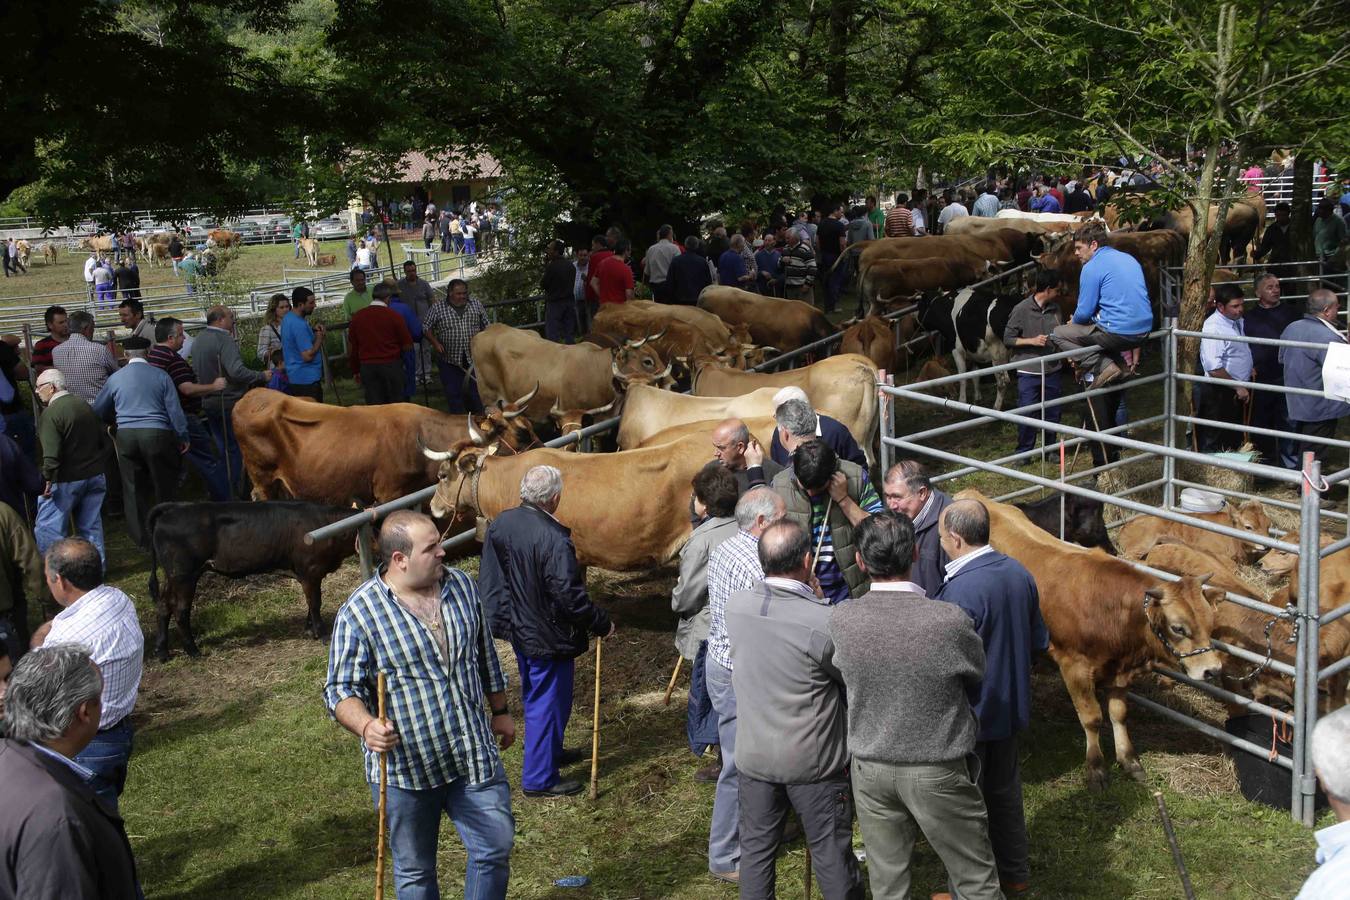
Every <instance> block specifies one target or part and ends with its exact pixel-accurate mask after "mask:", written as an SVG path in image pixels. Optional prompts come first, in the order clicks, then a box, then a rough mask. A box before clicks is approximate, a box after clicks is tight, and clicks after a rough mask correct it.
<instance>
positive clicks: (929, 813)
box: [742, 512, 1003, 900]
mask: <svg viewBox="0 0 1350 900" xmlns="http://www.w3.org/2000/svg"><path fill="white" fill-rule="evenodd" d="M857 537H858V550H857V553H858V564H859V565H860V566H861V567H862V568H864V569H865V570H866V571H867V573H868V575H869V576H870V577H871V579H872V589H871V591H869V592H868V593H867V594H866V595H864V596H863V597H860V598H859V599H857V600H854V601H852V602H850V603H843V604H840V605H839V606H837V607H835V608H834V609H833V611H832V612H831V614H830V634H831V636H832V637H833V639H834V662H835V665H837V666H838V667H839V671H840V672H841V673H842V675H843V678H844V684H845V685H846V686H847V688H848V747H849V750H850V751H851V752H852V754H853V798H854V802H856V803H857V805H858V823H859V824H860V825H861V826H862V836H863V843H864V844H866V846H867V870H868V879H869V880H870V882H871V885H872V896H873V897H874V898H876V900H892V898H907V897H909V896H910V872H909V862H910V857H911V855H912V854H913V852H914V838H915V826H917V827H918V828H919V829H920V830H922V831H923V834H924V837H926V838H927V839H928V843H929V844H930V845H931V846H932V848H933V849H934V850H935V851H936V852H937V854H938V856H939V857H940V858H941V859H942V862H943V864H944V865H945V866H946V867H947V875H948V877H949V878H950V880H951V884H952V888H953V891H952V893H953V895H954V896H957V897H961V898H962V900H1002V897H1003V893H1002V892H1001V891H1000V890H999V884H998V871H997V869H996V868H995V866H994V851H993V849H992V848H991V846H990V843H989V819H988V814H987V813H986V810H985V805H984V798H983V797H982V796H981V795H980V789H979V787H978V786H977V785H976V784H975V780H974V778H973V777H972V773H971V769H970V762H969V760H970V757H971V755H972V752H973V751H974V749H975V737H976V734H977V722H976V720H975V714H974V712H973V711H972V710H971V704H972V702H974V701H975V700H977V699H978V698H979V696H980V684H981V680H982V679H983V677H984V648H983V646H982V645H981V643H980V637H979V635H978V634H977V633H976V632H975V626H974V625H973V624H972V622H971V619H970V617H969V616H968V615H967V614H966V613H965V611H964V610H962V609H961V608H960V607H957V606H955V605H954V604H950V603H942V602H940V601H937V600H930V599H929V598H928V597H927V596H926V595H925V593H924V590H923V588H921V587H920V586H919V585H917V584H915V583H914V582H913V581H912V580H910V568H911V566H912V564H913V561H914V558H915V552H914V550H915V548H914V529H913V526H912V525H911V524H910V521H909V519H907V518H906V517H905V516H903V515H899V514H896V513H892V512H884V513H879V514H877V515H874V516H872V517H871V518H869V519H867V520H866V521H865V522H863V523H862V524H861V525H859V526H858V535H857ZM896 660H904V665H903V666H900V667H897V666H896ZM916 722H921V723H923V727H915V723H916ZM742 727H744V726H742ZM742 840H744V838H742Z"/></svg>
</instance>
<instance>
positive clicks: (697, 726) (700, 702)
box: [685, 641, 717, 756]
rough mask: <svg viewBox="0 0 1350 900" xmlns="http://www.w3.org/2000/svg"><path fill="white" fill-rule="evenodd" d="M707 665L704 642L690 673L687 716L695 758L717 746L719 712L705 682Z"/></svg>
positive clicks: (706, 652)
mask: <svg viewBox="0 0 1350 900" xmlns="http://www.w3.org/2000/svg"><path fill="white" fill-rule="evenodd" d="M707 664H708V642H707V641H703V642H702V643H701V644H699V645H698V652H697V653H695V654H694V668H693V671H692V672H690V673H689V705H688V709H687V714H686V716H685V732H686V733H687V734H688V736H689V750H690V751H691V752H692V753H693V754H694V755H695V756H702V755H703V753H704V751H706V750H707V749H708V748H709V747H712V746H715V745H716V744H717V710H715V709H713V705H712V698H711V697H709V696H708V683H707V682H706V681H704V680H703V673H704V671H705V669H706V668H707Z"/></svg>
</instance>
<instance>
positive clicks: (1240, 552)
mask: <svg viewBox="0 0 1350 900" xmlns="http://www.w3.org/2000/svg"><path fill="white" fill-rule="evenodd" d="M1187 515H1189V516H1190V517H1191V518H1194V519H1203V520H1204V521H1206V522H1214V523H1215V524H1218V525H1227V526H1228V527H1229V528H1240V529H1242V530H1244V531H1248V532H1250V533H1252V534H1258V535H1260V536H1262V537H1266V536H1267V535H1269V534H1270V516H1269V515H1267V514H1266V510H1265V507H1263V506H1262V505H1261V501H1259V500H1248V501H1247V502H1245V503H1243V504H1242V505H1240V506H1238V507H1236V508H1235V507H1234V506H1233V505H1232V504H1231V503H1229V504H1226V505H1225V506H1224V508H1223V509H1221V510H1219V511H1218V512H1216V513H1188V514H1187ZM1164 536H1170V537H1172V538H1174V539H1176V540H1177V541H1178V542H1179V543H1183V544H1185V545H1187V546H1188V547H1193V548H1194V549H1196V550H1202V551H1204V552H1206V553H1210V554H1213V555H1214V556H1216V557H1218V558H1219V559H1227V560H1231V562H1232V563H1234V564H1238V563H1245V562H1247V561H1248V560H1249V559H1250V558H1252V557H1254V556H1256V555H1257V554H1260V553H1264V552H1265V548H1264V547H1262V546H1261V545H1260V544H1253V543H1250V542H1248V541H1240V540H1238V539H1237V538H1232V537H1228V536H1227V535H1223V534H1216V533H1214V532H1212V531H1206V530H1204V529H1203V528H1197V527H1196V526H1194V525H1184V524H1182V523H1180V522H1173V521H1170V520H1168V519H1162V518H1159V517H1158V516H1140V517H1139V518H1137V519H1131V520H1130V521H1129V522H1126V523H1125V525H1124V527H1122V528H1121V529H1120V534H1119V535H1118V536H1117V537H1116V546H1118V547H1119V548H1120V555H1121V556H1125V557H1128V558H1129V559H1143V557H1144V555H1145V554H1146V553H1148V551H1149V550H1150V549H1152V547H1153V545H1154V544H1156V543H1158V541H1159V540H1160V539H1162V538H1163V537H1164Z"/></svg>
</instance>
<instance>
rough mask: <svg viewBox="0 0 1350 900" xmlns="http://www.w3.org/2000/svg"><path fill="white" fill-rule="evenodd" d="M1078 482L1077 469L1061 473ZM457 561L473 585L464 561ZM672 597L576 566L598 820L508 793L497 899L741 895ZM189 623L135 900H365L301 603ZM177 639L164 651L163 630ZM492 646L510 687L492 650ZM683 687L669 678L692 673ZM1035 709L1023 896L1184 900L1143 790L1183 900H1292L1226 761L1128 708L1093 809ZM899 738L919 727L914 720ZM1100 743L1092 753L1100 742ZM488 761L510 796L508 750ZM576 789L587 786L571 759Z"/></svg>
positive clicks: (1044, 698) (159, 738)
mask: <svg viewBox="0 0 1350 900" xmlns="http://www.w3.org/2000/svg"><path fill="white" fill-rule="evenodd" d="M342 393H343V396H344V397H345V398H347V399H348V400H350V399H351V398H352V397H354V396H356V395H357V391H356V390H355V388H354V387H353V386H352V385H351V384H350V383H348V384H346V385H344V389H343V392H342ZM433 399H436V398H434V397H433ZM1156 402H1157V394H1156V392H1155V393H1154V394H1152V395H1149V394H1148V393H1146V392H1145V393H1141V395H1140V396H1139V397H1138V398H1137V399H1134V400H1132V404H1131V405H1132V407H1133V415H1134V416H1135V417H1142V416H1143V415H1146V414H1147V413H1148V411H1149V409H1150V408H1151V407H1153V405H1154V404H1156ZM953 418H954V414H952V413H948V412H941V411H940V412H934V411H932V410H929V409H923V410H918V409H916V410H913V411H912V413H911V412H906V413H905V414H904V415H903V416H902V418H901V421H903V422H905V423H906V424H907V425H912V427H914V428H918V427H921V426H926V425H932V424H937V423H939V422H942V421H950V420H952V419H953ZM1010 437H1011V435H1010V434H1009V433H1007V432H1004V433H997V432H994V431H992V430H989V429H982V430H980V431H978V432H975V433H967V434H966V436H964V437H962V438H959V439H957V438H953V439H951V440H948V441H946V442H945V443H947V444H949V445H950V444H952V443H955V442H956V441H957V440H960V442H961V446H962V448H963V449H964V450H965V451H966V452H969V453H972V454H974V455H977V456H980V457H983V458H989V457H990V456H992V455H994V454H995V453H998V452H1000V451H1002V452H1006V450H1007V449H1008V448H1009V447H1010V446H1011V443H1010ZM1087 465H1088V462H1087V460H1086V454H1084V458H1083V459H1081V460H1080V461H1079V463H1078V466H1079V468H1085V467H1086V466H1087ZM193 485H194V486H195V482H194V483H193ZM972 485H978V486H980V487H982V488H984V489H986V490H988V491H991V492H992V491H997V490H999V489H1002V488H1006V482H1003V481H1002V480H1001V479H995V478H991V477H990V476H976V477H972V478H968V479H964V480H963V481H962V482H961V483H960V484H958V485H954V486H952V487H953V489H956V488H959V487H964V486H972ZM110 525H111V526H112V530H111V533H110V545H109V566H110V579H111V580H112V581H113V582H114V583H116V584H117V585H118V586H120V587H122V588H123V589H124V590H126V591H127V592H128V593H130V594H131V595H132V596H133V597H134V598H135V600H136V602H137V606H138V609H139V610H140V612H141V615H142V620H143V624H144V626H145V628H146V631H147V634H153V627H154V617H153V611H152V610H151V608H150V603H149V600H148V594H147V590H146V581H147V577H148V571H147V561H146V559H145V557H144V556H143V555H142V554H141V553H139V552H138V551H137V550H136V549H134V548H133V547H132V546H131V545H130V544H129V542H128V541H127V539H126V537H125V534H124V532H123V531H122V529H121V527H120V525H121V523H120V521H117V520H113V521H111V522H110ZM458 565H461V566H463V567H464V568H465V570H466V571H468V572H470V573H471V574H472V573H476V568H477V560H476V558H468V559H464V560H462V561H460V562H459V563H458ZM358 580H359V576H358V572H357V567H356V563H355V561H354V560H352V561H350V562H349V563H348V564H347V565H346V566H345V567H344V568H343V569H342V570H340V571H339V572H338V573H336V574H335V575H333V576H331V577H330V578H329V579H328V581H327V582H326V584H325V590H324V596H325V604H324V614H325V620H326V621H327V622H328V623H331V621H332V617H333V615H334V613H335V611H336V610H337V608H338V606H339V605H340V604H341V602H342V601H343V599H344V598H345V597H346V596H347V595H348V594H349V593H350V591H351V590H352V589H353V588H354V586H355V585H356V584H357V582H358ZM672 583H673V570H671V569H664V570H659V571H656V572H652V573H647V574H641V575H618V574H614V573H609V572H604V571H599V570H592V571H591V573H590V576H589V585H590V589H591V591H592V593H593V596H594V597H595V598H596V599H597V600H598V601H600V602H601V603H603V604H604V605H605V606H606V607H607V608H608V609H609V610H610V611H611V612H612V613H613V615H614V618H615V620H616V622H617V624H618V628H619V632H618V634H617V636H616V637H615V638H614V639H613V640H611V641H610V642H609V643H608V645H607V647H606V652H605V657H604V672H603V697H604V703H603V707H602V714H601V715H602V718H601V723H602V724H601V729H602V730H601V757H600V776H601V780H600V797H599V799H598V801H596V802H594V803H592V802H590V801H588V800H586V799H584V798H576V799H571V800H562V801H537V800H528V799H525V798H524V797H523V796H522V795H521V794H520V793H519V792H518V791H516V792H515V793H514V795H513V804H514V811H515V815H516V820H517V835H516V849H515V853H514V855H513V874H512V887H511V896H513V897H522V898H544V897H564V896H570V895H578V894H579V895H582V896H594V897H604V898H630V897H642V898H656V897H679V898H730V897H734V896H735V889H734V888H732V887H730V886H727V885H722V884H720V883H717V882H714V881H713V880H711V879H710V878H709V877H708V876H707V874H706V869H707V866H706V846H707V823H708V816H709V811H710V809H711V803H712V787H711V786H710V785H705V784H699V783H697V782H695V781H694V780H693V773H694V771H695V769H696V768H697V767H698V766H699V765H701V761H700V760H697V759H695V758H694V757H693V756H692V755H691V754H690V753H689V752H688V750H687V748H686V746H685V737H684V710H683V705H682V704H683V701H684V691H683V689H681V690H679V691H677V693H676V696H675V699H674V701H673V702H672V704H671V706H670V707H668V708H667V707H664V706H663V705H662V704H661V694H662V692H663V690H664V687H665V684H666V681H667V679H668V678H669V677H670V671H671V667H672V666H673V664H674V662H675V652H674V649H673V645H672V635H673V632H674V617H673V615H672V614H671V613H670V612H669V591H670V588H671V586H672ZM196 610H197V611H196V615H195V617H194V624H195V626H196V630H197V637H198V641H199V643H200V644H201V646H202V648H203V652H204V655H203V656H202V657H201V658H199V659H188V658H186V657H183V656H181V655H176V656H175V657H174V658H173V659H172V660H171V661H170V662H169V663H167V664H160V663H157V662H148V663H147V666H146V673H145V679H144V682H143V684H142V689H141V697H140V702H139V705H138V708H137V712H136V720H135V721H136V727H137V735H136V751H135V755H134V756H133V757H132V763H131V772H130V779H129V782H128V785H127V789H126V793H125V794H124V796H123V798H122V804H123V810H124V812H125V815H126V820H127V827H128V830H129V832H130V834H131V841H132V846H133V848H134V849H135V851H136V854H137V858H138V862H139V865H140V871H141V875H142V879H143V881H144V885H145V888H146V893H147V896H149V897H151V898H215V897H221V898H225V897H295V898H300V897H315V898H345V897H351V898H357V897H363V896H369V895H370V892H371V888H372V882H373V873H374V848H375V816H374V813H373V812H372V810H371V807H370V794H369V791H368V788H367V787H366V785H365V783H364V781H363V776H362V769H361V756H360V753H359V750H358V744H357V740H356V739H355V738H353V737H352V736H350V735H348V734H347V733H346V732H345V731H343V730H342V729H341V728H339V727H338V726H337V725H336V724H335V723H333V722H332V721H331V720H330V719H329V718H328V716H327V714H326V712H325V710H324V708H323V704H322V701H321V694H320V692H321V688H322V684H323V680H324V674H325V663H326V649H325V645H324V644H322V643H319V642H316V641H313V640H308V639H304V638H303V637H302V636H301V635H302V633H303V616H304V605H303V600H302V598H301V597H300V594H299V591H298V589H297V586H296V585H295V583H294V582H293V581H291V580H290V579H289V578H286V577H281V576H265V577H257V578H253V579H249V580H247V581H237V582H236V581H229V580H226V579H222V578H219V577H216V576H212V575H208V576H206V578H204V579H203V581H202V584H201V587H200V588H199V591H198V599H197V605H196ZM173 641H174V644H175V646H178V643H179V641H178V637H177V635H176V634H175V635H174V636H173ZM499 649H500V650H501V653H502V656H503V662H504V664H505V666H506V669H507V671H508V672H509V673H511V675H512V681H513V682H514V681H515V678H514V672H515V667H514V664H513V662H512V660H511V658H510V649H509V647H507V646H505V645H499ZM592 660H593V657H592V656H586V657H583V658H582V659H580V660H578V665H577V687H576V705H575V708H574V714H573V719H572V723H571V726H570V727H569V729H568V732H567V744H568V746H572V747H586V746H589V740H590V700H591V690H592V680H591V679H592V673H593V668H592ZM686 671H687V670H686ZM684 679H686V680H685V681H684V683H687V675H686V676H684ZM1140 689H1141V690H1142V691H1143V692H1144V693H1145V694H1147V695H1149V696H1151V697H1153V698H1155V699H1157V700H1159V702H1162V703H1165V704H1168V705H1170V706H1174V707H1176V708H1179V709H1183V710H1187V711H1191V712H1193V713H1196V714H1198V715H1201V716H1202V717H1204V718H1206V719H1208V720H1209V721H1212V722H1220V723H1221V721H1222V717H1223V711H1222V709H1221V708H1220V707H1219V706H1218V705H1217V704H1214V703H1212V702H1209V701H1207V700H1205V699H1203V698H1201V697H1200V696H1199V695H1198V694H1196V693H1194V692H1192V691H1189V690H1187V689H1184V688H1176V687H1172V686H1170V685H1167V684H1166V683H1163V682H1154V681H1153V680H1152V679H1147V678H1146V679H1141V685H1140ZM512 693H513V695H514V696H513V698H512V707H513V709H516V710H519V708H520V707H519V698H518V695H515V693H516V692H515V688H514V687H513V688H512ZM1035 694H1036V708H1035V712H1034V716H1033V724H1032V727H1031V729H1030V731H1029V733H1028V734H1027V735H1026V739H1025V744H1024V748H1023V758H1024V763H1023V774H1024V779H1025V782H1026V809H1027V820H1028V824H1029V828H1030V835H1031V862H1032V868H1033V873H1034V875H1033V889H1032V892H1031V894H1030V896H1032V897H1036V898H1061V897H1074V898H1078V897H1082V898H1102V900H1108V898H1121V897H1140V898H1175V897H1180V896H1181V888H1180V884H1179V881H1178V879H1177V877H1176V874H1175V871H1174V869H1173V866H1172V860H1171V856H1170V854H1169V851H1168V847H1167V843H1166V841H1165V839H1164V837H1163V833H1162V829H1161V827H1160V825H1159V822H1158V818H1157V813H1156V809H1155V806H1154V803H1153V800H1152V798H1151V795H1150V791H1151V790H1152V789H1153V788H1157V789H1160V790H1162V791H1163V793H1164V796H1165V797H1166V799H1167V802H1168V805H1169V808H1170V811H1171V814H1172V816H1173V818H1174V821H1175V823H1176V827H1177V831H1178V834H1179V836H1180V840H1181V845H1182V849H1183V852H1184V854H1185V859H1186V863H1187V865H1188V867H1189V869H1190V872H1191V875H1192V878H1193V879H1194V882H1195V885H1196V889H1197V894H1198V896H1200V897H1225V898H1228V897H1231V898H1265V897H1280V896H1284V897H1288V896H1292V895H1293V893H1295V891H1296V890H1297V886H1298V885H1299V883H1300V882H1301V881H1302V879H1303V878H1304V877H1306V875H1307V873H1308V872H1309V871H1310V870H1311V868H1312V866H1313V849H1314V842H1313V838H1312V835H1311V833H1310V832H1309V831H1307V830H1305V829H1303V828H1301V827H1299V826H1297V825H1295V824H1294V823H1293V822H1291V821H1290V820H1289V817H1288V815H1287V813H1284V812H1281V811H1277V810H1272V809H1268V808H1265V807H1262V806H1258V805H1254V804H1251V803H1248V802H1246V801H1245V800H1244V799H1243V798H1242V796H1241V795H1240V794H1239V793H1238V792H1237V789H1236V784H1235V780H1234V776H1233V770H1232V764H1231V762H1230V761H1229V760H1228V759H1227V758H1226V757H1225V756H1224V755H1223V754H1222V753H1221V752H1220V750H1219V748H1218V746H1217V745H1216V744H1215V743H1213V742H1211V741H1209V740H1207V739H1205V738H1203V737H1201V736H1199V735H1197V734H1195V733H1194V732H1191V731H1189V730H1186V729H1183V728H1180V727H1178V726H1176V725H1174V724H1172V723H1171V722H1169V721H1167V720H1164V719H1161V718H1159V717H1157V716H1153V715H1150V714H1148V713H1145V712H1143V711H1140V710H1138V709H1135V710H1133V711H1132V713H1131V724H1132V728H1131V730H1132V733H1133V735H1134V738H1135V743H1136V745H1137V746H1138V747H1139V749H1140V751H1141V755H1142V760H1143V764H1144V766H1145V767H1146V769H1147V770H1148V778H1149V784H1148V785H1147V786H1145V785H1140V784H1137V783H1135V782H1133V781H1130V780H1129V779H1128V778H1126V777H1125V776H1124V775H1123V774H1122V773H1121V772H1120V771H1119V770H1118V769H1116V770H1113V773H1112V780H1111V783H1110V785H1109V786H1108V788H1107V789H1106V791H1105V792H1103V793H1100V794H1094V793H1092V792H1090V791H1089V790H1088V789H1087V787H1086V785H1085V783H1084V780H1083V765H1082V764H1083V756H1082V753H1083V750H1082V733H1081V730H1080V728H1079V726H1078V723H1077V720H1076V718H1075V716H1074V714H1073V710H1072V707H1071V705H1070V704H1069V702H1068V698H1067V695H1066V693H1065V690H1064V688H1063V686H1062V684H1061V682H1060V680H1059V677H1058V675H1057V674H1056V673H1055V672H1054V670H1053V668H1052V667H1050V666H1049V665H1043V666H1042V667H1041V669H1040V670H1039V671H1038V672H1037V674H1036V676H1035ZM913 725H914V727H916V728H922V727H924V726H923V723H922V722H920V721H915V722H914V723H913ZM1103 739H1104V740H1105V741H1107V742H1108V743H1109V740H1110V736H1109V730H1108V731H1107V732H1106V734H1105V735H1104V738H1103ZM1108 753H1109V751H1108ZM505 760H506V766H507V770H508V774H509V776H510V779H511V782H512V784H514V785H518V784H519V774H520V763H521V749H520V745H519V744H517V746H516V747H514V748H512V749H511V750H509V751H508V752H507V753H506V754H505ZM570 774H573V775H576V776H578V777H582V778H585V776H586V767H585V765H584V764H583V765H580V766H578V767H577V768H576V769H575V770H574V771H573V772H571V773H570ZM1326 821H1328V820H1327V818H1326V817H1325V816H1324V818H1323V824H1325V823H1326ZM858 843H859V845H861V842H860V840H859V841H858ZM463 864H464V854H463V850H462V847H461V844H460V842H459V841H458V839H457V837H456V836H455V835H454V833H453V829H452V828H451V827H450V826H449V824H448V822H447V823H445V827H444V828H443V830H442V837H441V844H440V867H441V883H442V885H443V887H444V888H445V890H446V893H447V896H455V894H456V886H457V885H459V884H460V883H461V879H462V875H461V874H460V873H461V872H462V867H463ZM916 866H917V873H918V875H917V878H916V881H915V892H916V893H915V896H920V897H921V896H926V892H928V891H930V890H940V889H942V888H943V881H944V876H943V874H942V869H941V866H940V863H939V862H938V860H937V859H936V857H935V856H934V854H933V853H932V852H931V851H930V850H929V849H928V848H927V847H926V845H922V844H921V846H920V849H919V851H918V853H917V855H916ZM802 867H803V853H802V846H801V844H797V845H794V846H793V847H791V848H789V850H788V851H787V852H786V854H785V855H784V856H783V857H782V858H781V860H780V865H779V887H780V891H781V893H782V896H785V897H794V896H797V895H798V892H799V891H800V890H801V876H802ZM574 874H585V875H588V876H589V877H590V879H591V882H592V885H591V887H590V888H589V889H587V890H584V891H581V892H577V891H567V890H563V889H559V888H555V887H553V886H552V882H553V880H554V879H556V878H559V877H562V876H565V875H574ZM391 895H392V890H391Z"/></svg>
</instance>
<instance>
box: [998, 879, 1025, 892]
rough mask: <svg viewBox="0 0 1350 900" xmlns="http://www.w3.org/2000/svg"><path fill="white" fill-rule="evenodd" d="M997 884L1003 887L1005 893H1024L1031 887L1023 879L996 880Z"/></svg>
mask: <svg viewBox="0 0 1350 900" xmlns="http://www.w3.org/2000/svg"><path fill="white" fill-rule="evenodd" d="M998 886H999V887H1001V888H1003V893H1005V894H1025V893H1026V892H1027V891H1028V890H1030V889H1031V885H1030V884H1029V883H1027V882H1025V881H1004V880H1003V879H1002V878H1000V879H999V880H998Z"/></svg>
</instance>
